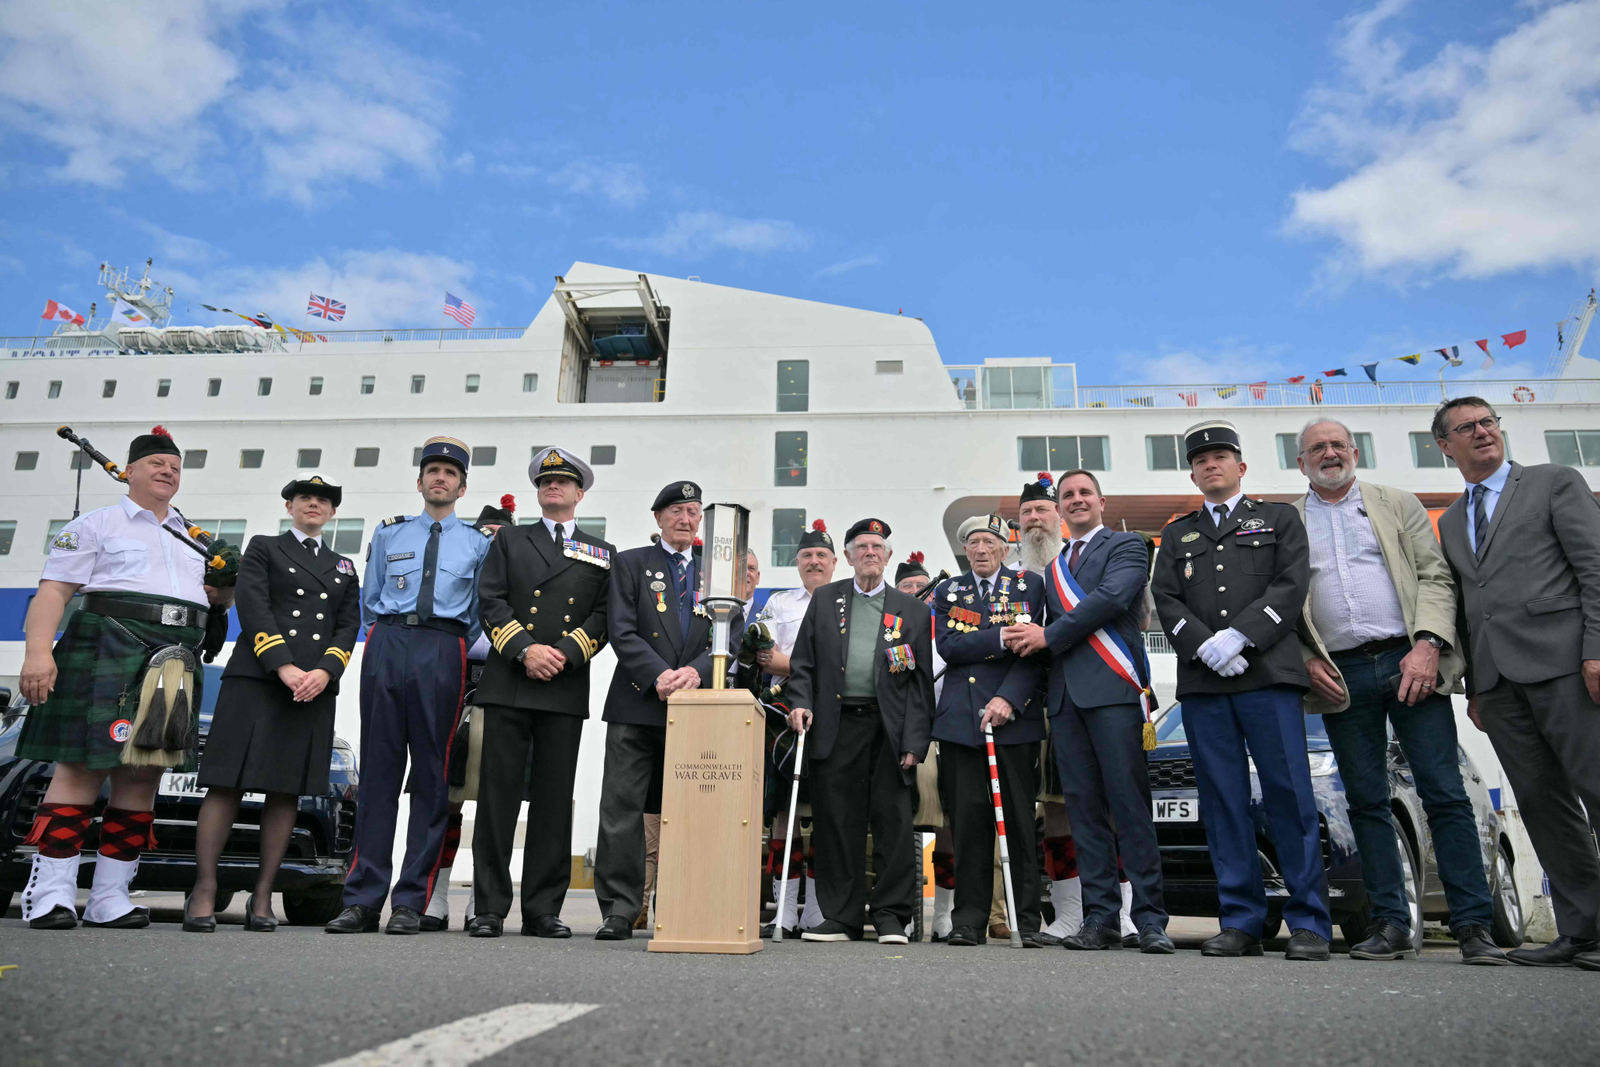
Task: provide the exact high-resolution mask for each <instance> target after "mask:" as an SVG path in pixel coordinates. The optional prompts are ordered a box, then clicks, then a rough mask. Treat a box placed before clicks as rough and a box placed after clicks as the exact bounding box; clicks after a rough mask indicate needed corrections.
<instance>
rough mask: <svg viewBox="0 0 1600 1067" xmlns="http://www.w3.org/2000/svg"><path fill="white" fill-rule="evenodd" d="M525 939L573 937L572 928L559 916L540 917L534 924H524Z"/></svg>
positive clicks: (523, 933) (535, 919) (523, 934)
mask: <svg viewBox="0 0 1600 1067" xmlns="http://www.w3.org/2000/svg"><path fill="white" fill-rule="evenodd" d="M522 936H523V937H571V936H572V927H570V926H568V925H567V924H566V923H564V922H562V921H561V916H559V915H540V916H537V917H536V918H534V920H533V921H532V922H525V923H523V924H522Z"/></svg>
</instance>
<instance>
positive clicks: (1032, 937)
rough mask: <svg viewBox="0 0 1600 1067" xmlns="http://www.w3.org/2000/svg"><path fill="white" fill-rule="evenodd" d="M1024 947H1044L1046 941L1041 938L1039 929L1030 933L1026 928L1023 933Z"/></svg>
mask: <svg viewBox="0 0 1600 1067" xmlns="http://www.w3.org/2000/svg"><path fill="white" fill-rule="evenodd" d="M1021 937H1022V947H1023V948H1044V942H1043V941H1040V940H1039V931H1037V930H1035V931H1034V932H1033V933H1031V934H1030V933H1028V932H1027V931H1026V930H1024V931H1023V932H1022V934H1021Z"/></svg>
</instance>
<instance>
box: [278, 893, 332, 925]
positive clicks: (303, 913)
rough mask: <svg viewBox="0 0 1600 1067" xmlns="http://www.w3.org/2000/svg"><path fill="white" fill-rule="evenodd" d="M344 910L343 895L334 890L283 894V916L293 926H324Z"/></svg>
mask: <svg viewBox="0 0 1600 1067" xmlns="http://www.w3.org/2000/svg"><path fill="white" fill-rule="evenodd" d="M343 910H344V894H343V893H342V892H341V891H339V890H338V889H337V888H335V890H334V892H331V893H285V894H284V895H283V915H284V918H286V919H288V920H289V922H290V923H291V924H292V925H294V926H326V925H327V924H328V923H330V922H332V921H333V920H334V919H337V918H338V917H339V913H340V912H341V911H343Z"/></svg>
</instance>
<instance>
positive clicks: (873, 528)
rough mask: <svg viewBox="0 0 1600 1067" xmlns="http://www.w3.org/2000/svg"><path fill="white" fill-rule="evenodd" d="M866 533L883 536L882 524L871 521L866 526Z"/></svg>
mask: <svg viewBox="0 0 1600 1067" xmlns="http://www.w3.org/2000/svg"><path fill="white" fill-rule="evenodd" d="M867 532H868V533H875V534H877V535H878V536H879V537H882V536H883V523H881V522H879V521H878V520H877V519H873V520H872V521H871V522H870V523H868V524H867Z"/></svg>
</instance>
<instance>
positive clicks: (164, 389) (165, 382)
mask: <svg viewBox="0 0 1600 1067" xmlns="http://www.w3.org/2000/svg"><path fill="white" fill-rule="evenodd" d="M171 395H172V379H171V378H162V379H161V380H160V381H158V382H156V396H171Z"/></svg>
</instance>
